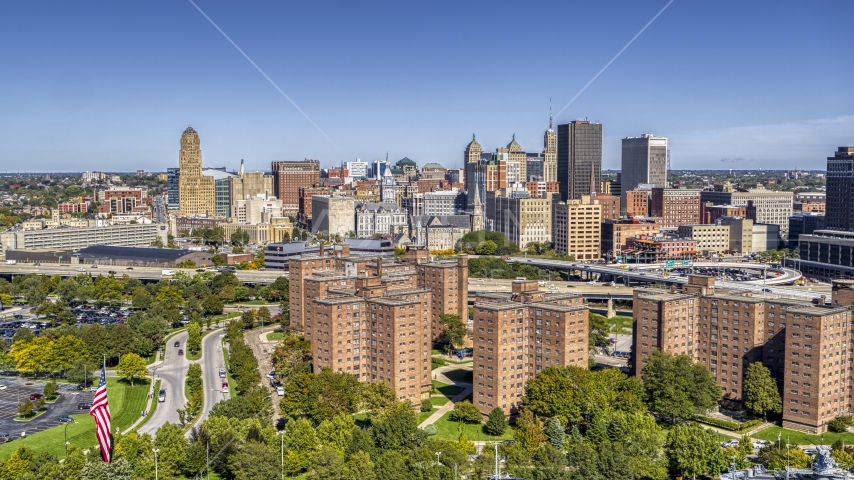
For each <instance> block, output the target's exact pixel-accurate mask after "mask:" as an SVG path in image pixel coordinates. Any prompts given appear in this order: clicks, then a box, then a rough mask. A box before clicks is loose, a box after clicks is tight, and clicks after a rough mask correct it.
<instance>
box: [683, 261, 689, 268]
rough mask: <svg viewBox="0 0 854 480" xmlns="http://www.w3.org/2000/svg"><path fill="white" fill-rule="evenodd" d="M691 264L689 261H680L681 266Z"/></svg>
mask: <svg viewBox="0 0 854 480" xmlns="http://www.w3.org/2000/svg"><path fill="white" fill-rule="evenodd" d="M690 264H691V260H682V266H686V267H687V266H688V265H690Z"/></svg>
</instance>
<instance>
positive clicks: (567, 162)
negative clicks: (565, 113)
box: [557, 120, 602, 200]
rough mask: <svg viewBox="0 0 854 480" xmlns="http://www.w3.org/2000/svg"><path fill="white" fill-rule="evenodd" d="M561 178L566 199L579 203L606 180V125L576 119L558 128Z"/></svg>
mask: <svg viewBox="0 0 854 480" xmlns="http://www.w3.org/2000/svg"><path fill="white" fill-rule="evenodd" d="M557 177H558V182H559V183H560V198H561V199H562V200H579V199H581V197H582V196H584V195H590V194H591V193H594V192H595V191H596V189H598V188H599V182H600V181H601V180H602V124H601V123H590V122H589V121H587V120H575V121H573V122H570V123H566V124H563V125H558V126H557Z"/></svg>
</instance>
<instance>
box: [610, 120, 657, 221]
mask: <svg viewBox="0 0 854 480" xmlns="http://www.w3.org/2000/svg"><path fill="white" fill-rule="evenodd" d="M620 174H621V184H622V188H623V192H622V198H621V203H622V206H623V208H624V209H625V207H626V192H627V191H629V190H634V189H635V188H637V186H638V185H639V184H653V185H655V186H656V187H659V188H665V187H667V138H665V137H656V136H653V135H652V134H649V133H645V134H643V135H641V136H640V137H628V138H624V139H623V165H622V169H621V170H620Z"/></svg>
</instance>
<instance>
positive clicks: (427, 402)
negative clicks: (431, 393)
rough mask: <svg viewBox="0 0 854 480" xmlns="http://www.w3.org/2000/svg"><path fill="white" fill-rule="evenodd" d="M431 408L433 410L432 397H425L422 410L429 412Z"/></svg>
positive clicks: (422, 401)
mask: <svg viewBox="0 0 854 480" xmlns="http://www.w3.org/2000/svg"><path fill="white" fill-rule="evenodd" d="M431 410H433V403H432V402H431V401H430V399H428V398H425V399H424V400H421V411H422V412H429V411H431Z"/></svg>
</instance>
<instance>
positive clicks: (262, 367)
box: [243, 327, 279, 422]
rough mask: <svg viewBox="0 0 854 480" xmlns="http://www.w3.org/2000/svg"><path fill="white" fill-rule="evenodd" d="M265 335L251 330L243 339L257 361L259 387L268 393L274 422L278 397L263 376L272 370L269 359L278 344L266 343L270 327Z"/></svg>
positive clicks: (270, 359)
mask: <svg viewBox="0 0 854 480" xmlns="http://www.w3.org/2000/svg"><path fill="white" fill-rule="evenodd" d="M265 330H266V333H264V334H263V335H262V334H261V328H260V327H258V328H253V329H252V330H246V332H244V334H243V338H244V339H245V340H246V343H247V344H248V345H249V347H250V348H251V349H252V353H254V354H255V358H256V359H257V360H258V371H259V372H261V377H262V378H261V385H262V386H263V387H264V388H266V389H267V390H268V391H269V392H270V400H271V403H272V404H273V412H275V413H274V415H273V420H274V422H275V421H277V420H278V418H279V396H278V395H277V394H276V389H275V388H273V386H272V385H270V380H269V379H268V378H267V377H266V376H265V375H266V374H267V372H269V371H271V370H273V361H272V358H271V354H272V353H273V350H274V349H275V348H276V345H278V343H279V342H277V341H276V342H270V341H267V334H268V333H270V330H271V329H270V327H267V328H266V329H265Z"/></svg>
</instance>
